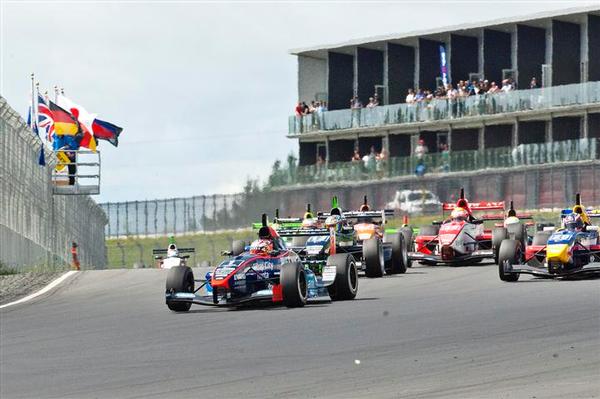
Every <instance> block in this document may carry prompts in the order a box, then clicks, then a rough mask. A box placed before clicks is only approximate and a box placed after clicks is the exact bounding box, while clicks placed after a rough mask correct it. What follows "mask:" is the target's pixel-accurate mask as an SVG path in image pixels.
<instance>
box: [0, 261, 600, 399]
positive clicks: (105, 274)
mask: <svg viewBox="0 0 600 399" xmlns="http://www.w3.org/2000/svg"><path fill="white" fill-rule="evenodd" d="M165 277H166V273H165V272H163V271H160V270H107V271H88V272H83V273H79V274H78V275H76V276H75V277H74V278H71V279H70V280H69V281H68V282H66V283H65V284H63V285H62V286H61V287H60V288H58V289H57V290H56V291H54V292H53V293H51V294H49V295H46V296H44V297H39V298H36V299H35V300H33V301H31V302H28V303H27V304H22V305H17V306H14V307H11V308H7V309H3V310H1V311H0V317H1V319H0V322H1V335H0V338H1V342H0V351H1V352H0V355H1V358H0V368H1V369H0V378H1V379H0V397H1V398H2V399H7V398H154V397H170V398H179V397H190V398H198V397H202V398H209V397H218V398H234V397H244V398H272V397H273V398H275V397H276V398H282V397H316V398H329V397H331V398H367V397H374V398H496V397H498V398H592V397H600V280H585V281H552V280H541V279H532V278H529V277H522V281H521V282H519V283H516V284H514V283H502V282H501V281H500V280H499V279H498V277H497V272H496V269H495V267H494V266H478V267H461V268H450V267H437V268H433V267H425V266H423V267H415V268H413V269H410V270H409V271H408V273H407V274H405V275H397V276H393V277H386V278H383V279H377V280H367V279H361V280H360V287H359V295H358V297H357V299H356V300H355V301H348V302H338V303H330V302H323V303H319V304H316V305H312V306H307V307H305V308H301V309H287V308H283V307H273V306H270V307H263V308H253V309H244V310H227V309H215V308H206V307H199V306H196V307H193V308H192V311H190V312H189V313H186V314H177V313H172V312H170V311H169V310H167V308H166V306H165V304H164V299H163V298H164V297H163V292H164V284H165Z"/></svg>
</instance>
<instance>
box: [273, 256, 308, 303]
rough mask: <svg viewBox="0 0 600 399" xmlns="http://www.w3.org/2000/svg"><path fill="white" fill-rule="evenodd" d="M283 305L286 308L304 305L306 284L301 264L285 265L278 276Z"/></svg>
mask: <svg viewBox="0 0 600 399" xmlns="http://www.w3.org/2000/svg"><path fill="white" fill-rule="evenodd" d="M279 282H280V284H281V294H282V297H283V304H284V305H285V306H287V307H288V308H298V307H302V306H304V305H305V304H306V298H307V297H308V284H307V281H306V273H305V272H304V266H302V264H301V263H299V262H295V263H286V264H285V265H283V266H282V267H281V272H280V275H279Z"/></svg>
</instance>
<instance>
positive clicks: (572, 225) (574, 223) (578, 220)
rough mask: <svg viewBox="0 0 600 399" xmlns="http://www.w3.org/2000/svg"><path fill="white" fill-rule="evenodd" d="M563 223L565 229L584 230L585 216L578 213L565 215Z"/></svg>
mask: <svg viewBox="0 0 600 399" xmlns="http://www.w3.org/2000/svg"><path fill="white" fill-rule="evenodd" d="M563 224H564V226H565V229H566V230H568V231H575V232H579V231H583V230H584V229H585V223H584V222H583V218H582V217H581V215H580V214H578V213H570V214H568V215H567V216H565V218H564V220H563Z"/></svg>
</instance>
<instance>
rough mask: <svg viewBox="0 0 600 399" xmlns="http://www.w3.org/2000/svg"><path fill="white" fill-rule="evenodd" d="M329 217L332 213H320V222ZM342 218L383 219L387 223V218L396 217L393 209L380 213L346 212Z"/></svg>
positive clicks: (383, 210) (318, 215)
mask: <svg viewBox="0 0 600 399" xmlns="http://www.w3.org/2000/svg"><path fill="white" fill-rule="evenodd" d="M329 216H331V213H329V212H319V213H318V214H317V217H318V218H319V220H325V219H327V218H328V217H329ZM342 216H344V217H345V218H346V219H358V218H373V219H377V218H379V219H382V220H384V221H385V219H386V217H392V216H394V210H393V209H382V210H380V211H362V212H361V211H346V212H342Z"/></svg>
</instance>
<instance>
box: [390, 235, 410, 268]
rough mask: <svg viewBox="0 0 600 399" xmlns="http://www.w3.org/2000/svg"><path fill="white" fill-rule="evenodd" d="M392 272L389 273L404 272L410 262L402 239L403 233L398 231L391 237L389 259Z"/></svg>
mask: <svg viewBox="0 0 600 399" xmlns="http://www.w3.org/2000/svg"><path fill="white" fill-rule="evenodd" d="M391 261H392V262H391V266H392V273H391V274H396V273H400V274H404V273H406V268H407V267H410V266H409V264H410V263H411V262H410V260H409V259H408V251H407V249H406V242H405V241H404V234H402V233H398V234H396V235H394V236H393V237H392V259H391Z"/></svg>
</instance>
